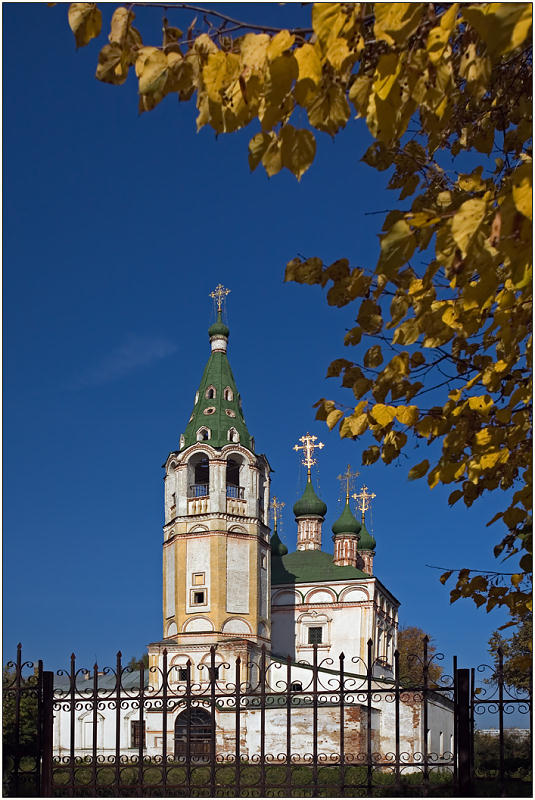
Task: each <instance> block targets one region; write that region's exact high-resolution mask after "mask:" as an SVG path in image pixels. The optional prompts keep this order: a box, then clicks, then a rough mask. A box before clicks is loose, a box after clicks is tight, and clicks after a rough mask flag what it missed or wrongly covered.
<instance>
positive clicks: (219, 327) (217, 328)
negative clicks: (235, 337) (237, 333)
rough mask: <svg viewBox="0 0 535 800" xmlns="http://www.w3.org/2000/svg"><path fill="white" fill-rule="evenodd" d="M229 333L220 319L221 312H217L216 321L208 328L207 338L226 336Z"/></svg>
mask: <svg viewBox="0 0 535 800" xmlns="http://www.w3.org/2000/svg"><path fill="white" fill-rule="evenodd" d="M229 333H230V331H229V329H228V328H227V326H226V325H225V323H224V322H223V320H222V319H221V311H218V312H217V319H216V321H215V322H214V323H213V325H210V327H209V328H208V336H210V337H212V336H228V335H229Z"/></svg>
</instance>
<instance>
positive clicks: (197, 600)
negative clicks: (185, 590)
mask: <svg viewBox="0 0 535 800" xmlns="http://www.w3.org/2000/svg"><path fill="white" fill-rule="evenodd" d="M191 605H192V606H205V605H206V592H205V591H204V589H203V590H202V591H198V590H195V591H194V592H192V603H191Z"/></svg>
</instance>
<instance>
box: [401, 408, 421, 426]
mask: <svg viewBox="0 0 535 800" xmlns="http://www.w3.org/2000/svg"><path fill="white" fill-rule="evenodd" d="M419 416H420V411H419V409H418V406H398V407H397V408H396V417H397V418H398V420H399V421H400V422H401V424H402V425H414V424H415V423H416V422H418V418H419Z"/></svg>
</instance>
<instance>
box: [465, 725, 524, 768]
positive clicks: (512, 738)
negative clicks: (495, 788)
mask: <svg viewBox="0 0 535 800" xmlns="http://www.w3.org/2000/svg"><path fill="white" fill-rule="evenodd" d="M497 733H498V731H496V734H497ZM531 763H532V752H531V742H530V737H529V736H522V735H520V734H519V733H517V732H516V731H514V730H507V729H506V730H505V731H504V764H503V766H504V770H505V773H506V774H507V775H509V777H519V778H524V777H527V776H529V774H530V772H531ZM474 767H475V771H476V775H477V776H478V777H496V776H497V774H498V770H499V767H500V739H499V737H498V735H496V736H493V735H492V734H488V733H485V732H484V731H476V732H475V735H474Z"/></svg>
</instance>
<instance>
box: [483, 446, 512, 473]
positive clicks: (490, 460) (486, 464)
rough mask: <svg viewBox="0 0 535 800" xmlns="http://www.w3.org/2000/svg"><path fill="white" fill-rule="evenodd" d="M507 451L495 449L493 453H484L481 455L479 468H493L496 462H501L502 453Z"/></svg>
mask: <svg viewBox="0 0 535 800" xmlns="http://www.w3.org/2000/svg"><path fill="white" fill-rule="evenodd" d="M506 452H507V451H504V450H495V451H494V452H493V453H485V455H484V456H481V459H480V461H479V465H480V467H481V469H493V467H495V466H496V464H498V463H500V464H501V463H503V459H504V455H505V453H506Z"/></svg>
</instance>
